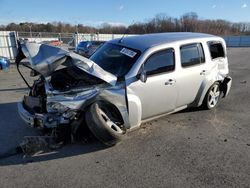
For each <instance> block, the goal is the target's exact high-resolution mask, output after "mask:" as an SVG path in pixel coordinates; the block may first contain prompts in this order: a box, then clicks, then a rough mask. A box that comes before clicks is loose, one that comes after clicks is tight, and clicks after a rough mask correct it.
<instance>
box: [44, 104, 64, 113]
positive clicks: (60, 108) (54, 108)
mask: <svg viewBox="0 0 250 188" xmlns="http://www.w3.org/2000/svg"><path fill="white" fill-rule="evenodd" d="M47 110H48V111H52V112H59V113H63V112H65V111H67V110H68V107H67V106H64V105H62V104H61V103H58V102H50V103H48V104H47Z"/></svg>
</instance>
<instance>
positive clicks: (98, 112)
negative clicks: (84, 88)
mask: <svg viewBox="0 0 250 188" xmlns="http://www.w3.org/2000/svg"><path fill="white" fill-rule="evenodd" d="M113 113H114V112H112V110H108V109H107V108H105V106H104V105H102V104H99V103H94V104H92V105H91V106H90V108H89V109H88V111H87V112H86V123H87V125H88V127H89V129H90V131H91V132H92V133H93V134H94V136H95V137H96V138H97V139H98V140H100V141H101V142H102V143H104V144H105V145H107V146H113V145H115V144H117V143H118V142H120V141H121V140H122V138H123V137H124V135H125V133H126V129H125V128H124V127H123V126H122V124H121V123H120V122H119V121H117V119H116V118H115V115H114V114H113Z"/></svg>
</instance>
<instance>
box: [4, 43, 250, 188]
mask: <svg viewBox="0 0 250 188" xmlns="http://www.w3.org/2000/svg"><path fill="white" fill-rule="evenodd" d="M249 54H250V48H232V49H229V50H228V56H229V64H230V70H231V73H230V74H231V76H232V77H233V85H232V89H231V92H230V94H229V96H228V98H226V99H224V100H223V101H222V102H221V103H220V105H219V106H218V107H217V109H215V110H213V111H197V110H188V111H187V110H186V111H184V112H179V113H176V114H173V115H169V116H166V117H163V118H161V119H158V120H157V121H153V122H151V123H147V124H144V125H142V128H141V129H139V130H136V131H134V132H131V133H129V134H128V136H127V137H126V139H125V140H124V141H123V142H122V143H121V144H119V145H117V146H115V147H112V148H106V147H104V146H103V145H102V144H100V143H99V142H98V141H91V142H89V143H86V144H81V143H78V144H71V145H67V146H65V147H63V148H62V149H60V150H58V151H56V152H54V153H51V154H48V155H43V156H38V157H33V158H23V156H22V155H17V156H13V157H9V158H6V159H1V160H0V187H1V188H3V187H8V188H9V187H37V188H39V187H61V188H64V187H250V60H249V57H250V56H249ZM25 92H26V89H25V85H24V83H23V81H22V80H21V78H20V76H19V75H18V73H17V72H16V70H15V68H13V67H12V68H11V69H9V70H8V71H2V72H0V153H2V152H5V151H7V150H8V149H10V148H12V147H14V146H16V145H17V144H18V143H19V142H20V141H21V140H22V138H23V136H27V135H37V134H39V132H38V131H37V130H34V129H30V128H27V127H26V126H25V125H24V124H23V122H22V121H21V120H20V118H19V117H18V114H17V110H16V101H19V100H21V98H22V96H23V94H24V93H25Z"/></svg>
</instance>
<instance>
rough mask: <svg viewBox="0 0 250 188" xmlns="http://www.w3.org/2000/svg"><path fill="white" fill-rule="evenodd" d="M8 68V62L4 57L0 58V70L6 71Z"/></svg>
mask: <svg viewBox="0 0 250 188" xmlns="http://www.w3.org/2000/svg"><path fill="white" fill-rule="evenodd" d="M9 66H10V60H8V59H7V58H6V57H0V70H4V69H8V68H9Z"/></svg>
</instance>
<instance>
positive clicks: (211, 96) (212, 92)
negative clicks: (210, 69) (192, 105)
mask: <svg viewBox="0 0 250 188" xmlns="http://www.w3.org/2000/svg"><path fill="white" fill-rule="evenodd" d="M220 96H221V91H220V84H219V83H218V82H215V83H214V84H213V85H212V86H211V87H210V89H209V90H208V92H207V94H206V96H205V99H204V101H203V106H204V108H205V109H208V110H210V109H213V108H215V107H216V106H217V105H218V103H219V101H220Z"/></svg>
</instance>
